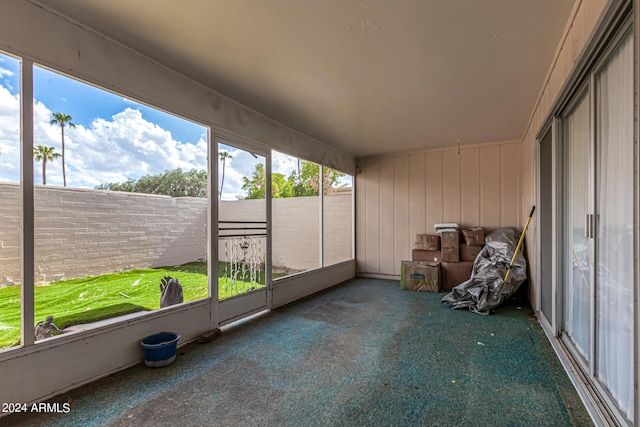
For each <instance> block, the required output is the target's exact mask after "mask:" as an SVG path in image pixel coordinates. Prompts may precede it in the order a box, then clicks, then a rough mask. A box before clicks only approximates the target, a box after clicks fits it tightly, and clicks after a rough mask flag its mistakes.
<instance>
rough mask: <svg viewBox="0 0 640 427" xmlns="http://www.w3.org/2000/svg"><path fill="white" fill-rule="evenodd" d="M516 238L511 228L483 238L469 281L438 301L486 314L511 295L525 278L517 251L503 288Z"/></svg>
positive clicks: (515, 232) (522, 262) (525, 272)
mask: <svg viewBox="0 0 640 427" xmlns="http://www.w3.org/2000/svg"><path fill="white" fill-rule="evenodd" d="M519 237H520V233H519V232H518V230H516V229H515V228H500V229H498V230H495V231H492V232H491V233H489V234H488V235H487V236H485V241H486V245H485V247H484V248H483V249H482V251H481V252H480V253H479V254H478V257H477V258H476V260H475V262H474V263H473V272H472V273H471V278H470V279H469V280H467V281H466V282H463V283H461V284H459V285H458V286H456V287H455V288H453V289H452V290H451V292H449V293H448V294H447V295H445V296H444V298H442V302H443V303H446V304H451V305H452V307H451V308H469V310H471V311H473V312H475V313H478V314H484V315H487V314H489V313H490V312H491V310H493V309H495V308H496V307H498V306H499V305H500V304H502V302H503V301H505V300H507V299H508V298H509V297H510V296H511V295H513V294H514V293H515V292H516V291H517V290H518V288H519V287H520V285H521V284H522V283H523V282H524V281H525V279H526V278H527V261H526V260H525V257H524V255H522V250H520V251H518V255H517V256H516V259H515V261H514V262H513V266H512V267H511V273H509V278H508V279H507V283H506V284H505V285H504V286H503V283H504V277H505V275H506V274H507V269H508V268H509V264H510V263H511V258H512V257H513V254H514V252H515V250H516V246H517V245H518V239H519Z"/></svg>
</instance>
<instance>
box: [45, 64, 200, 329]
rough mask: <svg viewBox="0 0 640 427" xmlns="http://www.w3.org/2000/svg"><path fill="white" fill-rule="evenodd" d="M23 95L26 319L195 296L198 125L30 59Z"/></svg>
mask: <svg viewBox="0 0 640 427" xmlns="http://www.w3.org/2000/svg"><path fill="white" fill-rule="evenodd" d="M34 98H35V99H34V161H35V172H34V173H35V184H36V186H35V273H36V278H35V280H36V288H35V290H34V294H35V296H34V298H35V307H34V309H35V319H34V322H36V323H38V322H46V321H47V318H48V317H49V316H52V317H53V323H54V324H55V325H56V327H57V328H60V329H63V328H64V329H65V330H66V331H68V330H74V329H81V328H85V327H87V324H91V323H94V322H97V321H100V320H103V319H108V318H112V317H116V316H121V315H126V314H130V313H135V312H141V311H149V310H155V309H158V308H161V307H164V306H168V305H173V304H177V303H179V302H188V301H193V300H197V299H201V298H205V297H207V296H208V278H207V265H206V260H207V256H208V255H207V247H208V244H207V242H208V234H207V215H208V201H207V194H206V191H207V179H208V177H207V136H206V135H207V129H206V128H205V127H203V126H200V125H197V124H194V123H191V122H189V121H186V120H184V119H181V118H178V117H175V116H172V115H169V114H167V113H164V112H162V111H159V110H156V109H153V108H150V107H147V106H144V105H142V104H139V103H136V102H134V101H131V100H129V99H125V98H122V97H121V96H118V95H114V94H112V93H110V92H107V91H104V90H102V89H99V88H96V87H94V86H90V85H87V84H84V83H82V82H79V81H77V80H74V79H71V78H68V77H66V76H63V75H61V74H58V73H55V72H52V71H50V70H47V69H44V68H41V67H34ZM165 276H167V277H170V278H172V279H174V280H173V281H172V280H170V279H166V280H165V279H164V278H165ZM178 285H179V286H178ZM162 289H165V290H164V291H162ZM174 291H175V292H174ZM39 331H40V332H41V333H38V332H39ZM52 334H53V335H55V334H56V329H55V328H53V327H52V326H50V325H44V326H41V327H40V330H39V329H38V327H37V326H36V335H37V338H38V339H42V338H47V337H48V336H50V335H52Z"/></svg>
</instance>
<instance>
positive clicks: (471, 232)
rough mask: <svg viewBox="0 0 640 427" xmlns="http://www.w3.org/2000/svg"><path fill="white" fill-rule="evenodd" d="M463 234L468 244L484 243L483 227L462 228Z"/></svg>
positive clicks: (479, 244) (477, 244)
mask: <svg viewBox="0 0 640 427" xmlns="http://www.w3.org/2000/svg"><path fill="white" fill-rule="evenodd" d="M462 235H463V236H464V242H465V244H467V245H470V246H482V245H484V230H483V229H482V227H474V228H468V229H466V230H462Z"/></svg>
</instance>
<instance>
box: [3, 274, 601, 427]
mask: <svg viewBox="0 0 640 427" xmlns="http://www.w3.org/2000/svg"><path fill="white" fill-rule="evenodd" d="M443 295H444V294H431V293H417V292H411V291H403V290H401V289H400V287H399V284H398V282H396V281H388V280H373V279H354V280H351V281H349V282H347V283H345V284H342V285H339V286H336V287H334V288H332V289H330V290H328V291H325V292H322V293H319V294H317V295H314V296H312V297H309V298H307V299H304V300H302V301H299V302H296V303H294V304H291V305H289V306H287V307H284V308H280V309H277V310H274V311H272V312H269V313H267V314H265V315H263V316H261V317H258V318H257V319H254V320H252V321H248V322H244V323H243V324H241V325H240V326H238V327H235V328H232V329H229V330H227V331H225V332H224V333H223V334H222V335H221V336H220V337H219V338H218V339H217V340H215V341H213V342H211V343H208V344H190V345H187V346H184V347H181V348H179V349H178V353H179V355H178V358H177V360H176V362H175V363H174V364H172V365H170V366H168V367H165V368H161V369H149V368H146V367H144V365H142V364H140V365H137V366H135V367H133V368H130V369H127V370H125V371H122V372H120V373H117V374H114V375H112V376H110V377H107V378H105V379H103V380H100V381H97V382H95V383H93V384H90V385H87V386H84V387H81V388H79V389H76V390H74V391H72V392H70V393H67V394H64V395H61V396H58V397H56V398H53V399H51V402H68V403H69V405H70V409H71V410H70V412H69V413H68V414H40V415H39V414H30V415H28V416H15V417H13V416H12V417H7V418H3V419H0V425H29V426H31V425H33V426H43V425H47V426H209V425H211V426H572V425H591V421H590V418H589V416H588V414H587V413H586V411H585V409H584V407H583V405H582V403H581V402H580V399H579V397H578V395H577V393H576V391H575V390H574V389H573V387H572V386H571V383H570V381H569V379H568V377H567V375H566V374H565V372H564V371H563V369H562V367H561V365H560V363H559V361H558V359H557V358H556V356H555V354H554V353H553V350H552V349H551V346H550V344H549V343H548V341H547V339H546V337H545V336H544V333H543V332H542V330H541V328H540V326H539V325H538V323H537V321H536V319H535V318H534V317H533V316H532V312H531V309H530V308H529V307H528V306H520V305H518V304H519V303H518V302H517V301H516V302H508V303H506V304H505V305H503V306H502V307H500V308H498V310H497V311H496V313H494V314H493V315H491V316H480V315H477V314H473V313H471V312H468V311H460V310H457V311H453V310H450V309H449V308H448V307H447V306H445V305H443V304H441V303H440V299H441V298H442V296H443ZM520 304H521V303H520Z"/></svg>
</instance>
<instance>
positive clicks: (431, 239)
mask: <svg viewBox="0 0 640 427" xmlns="http://www.w3.org/2000/svg"><path fill="white" fill-rule="evenodd" d="M414 247H415V248H416V249H423V250H426V251H439V250H440V236H438V235H437V234H416V243H415V246H414Z"/></svg>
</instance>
